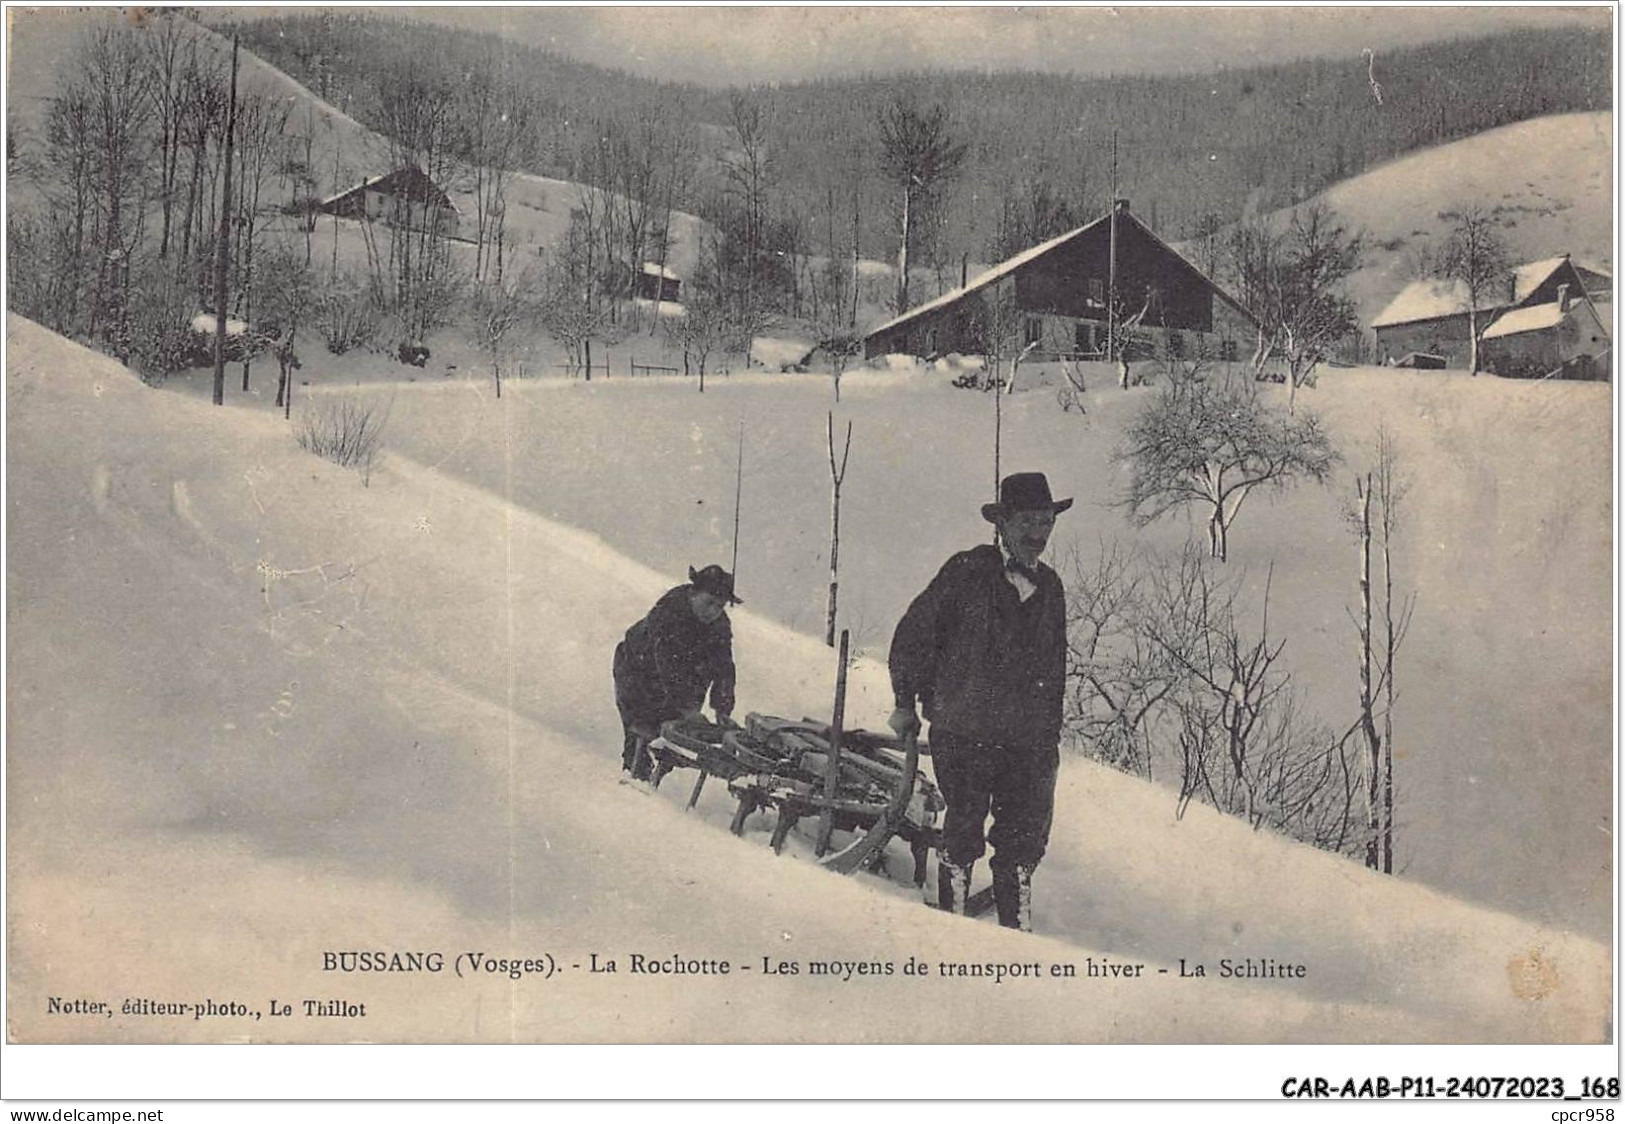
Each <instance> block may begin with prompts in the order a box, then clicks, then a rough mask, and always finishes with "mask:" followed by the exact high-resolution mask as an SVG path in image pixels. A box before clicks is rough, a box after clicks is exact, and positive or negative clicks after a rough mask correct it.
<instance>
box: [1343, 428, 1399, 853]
mask: <svg viewBox="0 0 1625 1124" xmlns="http://www.w3.org/2000/svg"><path fill="white" fill-rule="evenodd" d="M1407 489H1408V482H1407V481H1406V480H1405V479H1404V478H1403V476H1402V475H1401V473H1400V471H1399V467H1398V453H1397V452H1396V450H1395V448H1394V443H1393V438H1392V436H1391V435H1390V434H1389V433H1388V432H1387V430H1386V429H1383V430H1379V431H1378V434H1377V440H1376V448H1375V458H1374V466H1373V467H1372V469H1370V470H1369V471H1367V472H1365V473H1364V474H1362V475H1360V476H1357V477H1356V478H1355V481H1354V509H1353V512H1352V514H1351V519H1350V521H1351V523H1352V524H1353V526H1354V527H1355V529H1356V532H1357V534H1358V537H1359V550H1360V576H1359V597H1360V606H1359V610H1358V612H1357V613H1351V614H1350V615H1351V617H1353V620H1354V626H1355V634H1356V637H1357V639H1358V641H1359V656H1360V701H1359V717H1358V718H1357V719H1356V723H1355V725H1356V727H1357V728H1358V730H1359V731H1360V734H1361V735H1362V737H1363V739H1364V742H1365V763H1366V768H1365V778H1366V783H1365V808H1366V832H1365V863H1366V866H1368V867H1370V868H1371V869H1373V870H1377V869H1381V870H1382V871H1383V872H1385V873H1390V874H1391V873H1393V867H1394V858H1393V837H1394V819H1393V817H1394V747H1393V736H1394V730H1393V711H1394V701H1395V697H1396V692H1395V687H1394V681H1395V667H1394V661H1395V659H1396V657H1397V655H1398V652H1399V647H1400V644H1401V643H1402V642H1403V641H1404V638H1405V633H1406V632H1407V631H1408V630H1409V628H1410V622H1411V614H1412V611H1413V610H1414V608H1415V601H1414V596H1412V597H1406V598H1404V599H1403V600H1402V601H1401V603H1400V604H1399V605H1397V606H1396V605H1395V603H1394V579H1393V537H1394V534H1395V532H1396V530H1397V529H1398V527H1399V523H1400V506H1401V504H1402V503H1403V500H1404V496H1405V492H1406V491H1407ZM1373 502H1374V503H1375V505H1376V513H1375V516H1374V517H1373V512H1372V505H1373ZM1373 518H1375V523H1373ZM1374 545H1375V546H1376V547H1377V548H1378V549H1380V551H1381V554H1382V590H1381V594H1380V596H1381V602H1380V605H1378V604H1377V594H1376V592H1375V591H1374V590H1373V587H1372V572H1371V552H1372V547H1373V546H1374ZM1374 613H1379V614H1380V617H1381V620H1380V624H1381V626H1382V629H1383V635H1382V637H1381V640H1380V642H1379V640H1378V638H1377V636H1376V633H1375V628H1374V622H1373V615H1374ZM1379 718H1380V719H1381V723H1382V729H1381V731H1379V730H1378V728H1377V724H1378V719H1379Z"/></svg>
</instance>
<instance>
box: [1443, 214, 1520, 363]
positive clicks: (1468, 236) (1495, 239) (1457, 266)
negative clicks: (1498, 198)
mask: <svg viewBox="0 0 1625 1124" xmlns="http://www.w3.org/2000/svg"><path fill="white" fill-rule="evenodd" d="M1444 217H1446V218H1450V219H1453V220H1454V225H1453V226H1452V227H1451V228H1450V234H1449V237H1448V238H1446V240H1445V244H1444V246H1443V247H1441V249H1440V252H1439V256H1438V260H1437V262H1436V266H1437V268H1438V269H1439V274H1440V276H1441V277H1444V278H1446V279H1448V280H1452V281H1456V282H1459V283H1460V284H1461V287H1462V289H1463V290H1464V291H1465V296H1466V298H1467V332H1468V359H1467V366H1468V368H1469V369H1470V370H1471V372H1472V373H1473V374H1474V375H1476V374H1478V345H1479V343H1480V341H1481V340H1483V338H1484V330H1485V329H1486V328H1488V327H1489V323H1490V321H1489V316H1488V315H1487V314H1488V313H1489V312H1491V311H1492V310H1493V309H1494V308H1495V306H1496V303H1497V302H1495V301H1494V300H1492V299H1491V294H1493V293H1495V292H1496V291H1497V289H1498V287H1499V286H1504V285H1505V284H1506V276H1507V251H1506V243H1505V242H1503V241H1502V239H1501V234H1500V231H1499V230H1497V229H1496V227H1495V223H1494V220H1492V219H1491V218H1490V216H1489V214H1488V213H1487V212H1485V210H1484V209H1483V208H1482V207H1479V206H1476V205H1475V206H1470V207H1463V208H1461V209H1460V210H1458V211H1455V212H1446V214H1445V216H1444Z"/></svg>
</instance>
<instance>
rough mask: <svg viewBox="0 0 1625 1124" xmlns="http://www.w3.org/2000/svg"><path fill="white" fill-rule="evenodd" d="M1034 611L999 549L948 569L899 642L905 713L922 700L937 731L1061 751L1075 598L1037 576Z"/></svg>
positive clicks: (895, 656)
mask: <svg viewBox="0 0 1625 1124" xmlns="http://www.w3.org/2000/svg"><path fill="white" fill-rule="evenodd" d="M1037 578H1038V581H1037V585H1038V588H1037V590H1036V591H1035V592H1034V593H1033V594H1032V596H1031V597H1029V598H1028V599H1027V600H1026V601H1025V602H1023V601H1022V600H1021V598H1020V597H1019V596H1018V595H1017V593H1016V590H1015V587H1014V586H1012V585H1011V584H1010V580H1009V579H1008V578H1007V577H1005V574H1004V556H1003V555H1002V554H1001V553H1000V552H999V549H998V548H997V547H995V546H991V545H984V546H978V547H975V548H974V549H971V550H966V551H962V552H961V553H959V554H956V555H954V556H953V557H952V558H950V559H948V561H947V563H946V564H944V565H943V567H942V569H941V570H940V571H938V572H937V576H936V577H935V578H933V579H932V580H931V584H930V585H928V586H926V588H925V591H924V592H923V593H921V594H920V595H919V596H918V597H916V598H915V599H914V602H913V604H911V605H909V607H908V612H906V613H904V614H903V619H902V620H901V621H899V622H898V623H897V632H896V634H895V635H894V636H893V637H892V644H891V657H890V660H889V663H890V667H891V680H892V691H893V693H894V694H895V695H896V699H897V705H898V706H899V707H907V708H909V709H912V708H913V707H914V703H915V700H916V699H918V700H919V701H920V703H921V704H922V705H923V707H924V710H925V717H926V718H927V719H928V720H929V721H930V722H931V723H932V725H933V727H938V726H940V727H941V728H942V729H944V730H947V731H949V732H951V733H954V734H957V735H959V736H960V737H962V738H969V739H972V740H974V741H979V742H986V743H989V744H993V745H1003V746H1014V747H1039V746H1053V745H1055V744H1056V743H1058V742H1059V741H1060V736H1061V704H1062V700H1063V698H1064V694H1065V689H1066V592H1065V590H1063V589H1062V588H1061V579H1060V578H1059V577H1058V576H1057V575H1056V573H1055V571H1054V570H1052V569H1050V568H1049V567H1048V566H1046V565H1044V564H1043V563H1039V565H1038V569H1037Z"/></svg>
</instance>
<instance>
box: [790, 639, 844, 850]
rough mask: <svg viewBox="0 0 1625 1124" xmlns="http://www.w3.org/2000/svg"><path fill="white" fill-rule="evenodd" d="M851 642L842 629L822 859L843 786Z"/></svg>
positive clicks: (820, 840) (820, 822)
mask: <svg viewBox="0 0 1625 1124" xmlns="http://www.w3.org/2000/svg"><path fill="white" fill-rule="evenodd" d="M850 640H851V634H850V633H849V632H848V630H847V629H844V628H843V629H841V655H840V663H839V664H838V665H837V666H836V669H835V710H834V713H833V716H832V717H831V719H830V724H829V765H828V772H826V773H825V774H824V810H823V811H822V812H821V813H820V814H819V816H818V850H817V854H818V856H819V857H820V858H822V857H823V855H824V853H825V852H826V851H828V850H829V837H830V836H831V835H832V834H833V833H834V831H835V800H836V797H837V796H838V795H839V794H840V786H841V723H842V721H843V720H844V719H845V717H846V713H845V712H846V654H847V647H848V644H849V643H850ZM780 814H781V815H782V814H783V813H782V812H781V813H780Z"/></svg>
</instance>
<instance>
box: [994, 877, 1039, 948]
mask: <svg viewBox="0 0 1625 1124" xmlns="http://www.w3.org/2000/svg"><path fill="white" fill-rule="evenodd" d="M993 904H994V905H995V906H996V907H998V911H999V924H1000V925H1003V926H1004V927H1005V928H1006V929H1019V930H1021V931H1022V932H1023V933H1030V932H1032V931H1033V868H1032V867H1030V866H1004V867H999V868H998V869H996V870H995V871H994V872H993Z"/></svg>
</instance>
